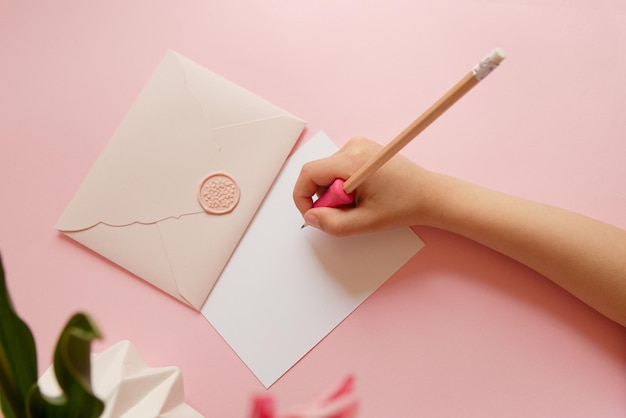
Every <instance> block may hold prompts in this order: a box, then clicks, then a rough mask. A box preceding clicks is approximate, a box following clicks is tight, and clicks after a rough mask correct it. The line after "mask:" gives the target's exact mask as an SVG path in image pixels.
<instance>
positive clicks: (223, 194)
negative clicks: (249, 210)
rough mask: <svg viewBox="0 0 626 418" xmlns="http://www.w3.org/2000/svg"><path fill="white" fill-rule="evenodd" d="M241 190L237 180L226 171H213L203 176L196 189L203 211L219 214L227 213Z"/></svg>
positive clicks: (237, 201)
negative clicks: (198, 188)
mask: <svg viewBox="0 0 626 418" xmlns="http://www.w3.org/2000/svg"><path fill="white" fill-rule="evenodd" d="M240 195H241V192H240V190H239V185H237V182H236V181H235V180H234V179H233V178H232V177H231V176H229V175H228V174H226V173H213V174H209V175H208V176H207V177H205V178H204V180H203V181H202V183H201V184H200V190H198V202H200V206H202V209H204V211H205V212H207V213H210V214H214V215H221V214H224V213H229V212H231V211H232V210H233V209H235V206H237V203H239V196H240Z"/></svg>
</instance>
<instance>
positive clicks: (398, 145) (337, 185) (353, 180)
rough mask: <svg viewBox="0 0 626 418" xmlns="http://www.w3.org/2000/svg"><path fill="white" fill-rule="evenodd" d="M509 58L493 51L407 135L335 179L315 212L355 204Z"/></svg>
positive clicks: (406, 131)
mask: <svg viewBox="0 0 626 418" xmlns="http://www.w3.org/2000/svg"><path fill="white" fill-rule="evenodd" d="M505 57H506V55H505V54H504V51H502V50H501V49H500V48H496V49H494V50H493V51H492V52H491V53H490V54H489V55H488V56H487V57H485V58H484V59H483V60H482V61H480V62H479V63H478V64H477V65H476V66H475V67H474V68H473V69H472V71H470V72H469V73H467V74H466V75H465V77H463V78H462V79H461V80H460V81H459V82H458V83H456V84H455V85H454V86H453V87H452V88H451V89H450V90H448V91H447V92H446V93H445V94H444V95H443V96H441V98H440V99H439V100H437V101H436V102H435V103H434V104H433V105H432V106H431V107H429V108H428V109H427V110H426V111H425V112H424V113H423V114H422V115H421V116H420V117H418V118H417V119H416V120H415V121H414V122H413V123H411V124H410V125H409V126H408V127H407V128H406V129H404V131H402V132H400V134H399V135H398V136H397V137H396V138H395V139H394V140H393V141H391V142H390V143H388V144H387V145H386V146H385V147H384V148H382V149H381V150H380V152H379V153H377V154H376V155H374V156H373V157H372V158H371V159H370V160H369V161H368V162H367V163H365V164H364V165H363V166H362V167H360V168H359V169H358V170H357V171H356V172H355V173H354V174H353V175H351V176H350V178H348V179H347V180H345V181H344V180H342V179H336V180H335V181H334V182H333V184H332V185H331V186H330V187H329V188H328V190H327V191H326V192H325V193H324V194H323V195H322V196H320V197H319V199H318V200H316V201H315V203H313V207H314V208H319V207H330V208H335V207H338V206H343V205H347V204H349V203H352V202H353V201H354V191H355V190H356V189H357V188H358V187H359V186H360V185H361V184H362V183H363V182H364V181H365V180H366V179H367V178H368V177H369V176H370V175H371V174H373V173H374V172H375V171H376V170H378V169H379V168H380V167H382V166H383V164H385V163H386V162H387V161H389V159H390V158H391V157H393V156H394V155H396V154H397V153H398V152H400V150H401V149H402V148H403V147H404V146H405V145H406V144H408V143H409V142H410V141H411V140H413V138H415V137H416V136H417V135H418V134H419V133H420V132H422V131H423V130H424V129H426V127H428V126H429V125H430V124H431V123H433V122H434V121H435V120H436V119H437V118H438V117H439V116H441V115H442V114H443V113H444V112H445V111H446V110H448V109H449V108H450V107H451V106H452V105H453V104H454V103H456V102H457V100H459V99H460V98H461V97H463V96H464V95H465V93H467V92H468V91H470V90H471V89H472V88H473V87H474V86H475V85H476V84H478V83H479V82H480V81H481V80H483V79H484V78H485V77H487V75H489V74H490V73H491V72H492V71H493V70H494V69H495V68H496V67H497V66H498V65H499V64H500V62H502V60H503V59H504V58H505Z"/></svg>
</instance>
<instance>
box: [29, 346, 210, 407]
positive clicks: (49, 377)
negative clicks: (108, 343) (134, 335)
mask: <svg viewBox="0 0 626 418" xmlns="http://www.w3.org/2000/svg"><path fill="white" fill-rule="evenodd" d="M91 384H92V388H93V391H94V394H95V395H96V396H97V397H98V398H100V399H101V400H102V401H103V402H104V403H105V409H104V412H103V413H102V415H101V418H121V417H123V418H148V417H150V418H152V417H155V418H202V417H203V415H201V414H200V413H199V412H198V411H196V410H195V409H193V408H192V407H190V406H189V405H187V404H186V403H185V395H184V388H183V379H182V374H181V372H180V369H179V368H178V367H174V366H170V367H159V368H151V367H148V366H147V365H146V364H145V362H144V361H143V359H142V358H141V355H140V354H139V352H138V351H137V349H136V348H135V347H134V346H133V345H132V344H131V343H130V342H129V341H127V340H124V341H120V342H119V343H117V344H115V345H113V346H112V347H110V348H108V349H107V350H105V351H103V352H102V353H99V354H96V353H92V355H91ZM39 385H40V387H41V390H42V392H43V393H44V394H46V395H48V396H58V395H60V394H61V389H60V388H59V386H58V384H57V382H56V379H55V377H54V369H53V366H50V367H49V368H48V369H47V370H46V371H45V372H44V373H43V375H42V376H41V377H40V378H39Z"/></svg>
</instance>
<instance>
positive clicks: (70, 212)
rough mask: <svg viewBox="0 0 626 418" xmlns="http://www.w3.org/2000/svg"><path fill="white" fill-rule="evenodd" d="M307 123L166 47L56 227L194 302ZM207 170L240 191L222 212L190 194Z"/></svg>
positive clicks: (207, 286)
mask: <svg viewBox="0 0 626 418" xmlns="http://www.w3.org/2000/svg"><path fill="white" fill-rule="evenodd" d="M304 125H305V123H304V122H303V121H302V120H300V119H298V118H297V117H295V116H293V115H291V114H289V113H288V112H286V111H284V110H282V109H280V108H278V107H277V106H275V105H273V104H271V103H269V102H267V101H266V100H264V99H262V98H260V97H258V96H256V95H254V94H252V93H251V92H249V91H247V90H245V89H243V88H241V87H240V86H237V85H235V84H233V83H232V82H230V81H228V80H226V79H224V78H222V77H220V76H218V75H216V74H214V73H213V72H211V71H209V70H207V69H206V68H203V67H202V66H200V65H198V64H196V63H195V62H193V61H191V60H189V59H187V58H185V57H183V56H181V55H179V54H177V53H175V52H172V51H170V52H168V53H167V54H166V56H165V57H164V59H163V61H162V62H161V64H160V65H159V66H158V68H157V69H156V71H155V73H154V74H153V75H152V77H151V78H150V80H149V81H148V83H147V85H146V86H145V87H144V89H143V91H142V92H141V94H140V95H139V97H138V98H137V100H136V101H135V103H134V104H133V106H132V107H131V109H130V110H129V112H128V113H127V114H126V116H125V118H124V120H123V121H122V123H121V124H120V126H119V127H118V129H117V130H116V132H115V133H114V135H113V137H112V138H111V140H110V141H109V143H108V145H107V146H106V147H105V149H104V151H103V152H102V154H101V155H100V157H99V158H98V160H97V161H96V163H95V164H94V166H93V168H92V169H91V171H90V172H89V174H88V175H87V177H86V178H85V180H84V181H83V183H82V184H81V186H80V188H79V189H78V191H77V193H76V194H75V196H74V197H73V199H72V200H71V201H70V203H69V205H68V207H67V208H66V209H65V211H64V213H63V214H62V216H61V219H60V220H59V221H58V223H57V225H56V228H57V229H58V230H59V231H61V232H63V233H65V234H67V235H68V236H69V237H70V238H72V239H74V240H76V241H78V242H79V243H81V244H83V245H85V246H86V247H88V248H90V249H91V250H93V251H95V252H97V253H99V254H101V255H102V256H104V257H106V258H108V259H109V260H111V261H113V262H114V263H116V264H118V265H120V266H122V267H124V268H125V269H127V270H128V271H130V272H132V273H134V274H135V275H137V276H139V277H141V278H143V279H144V280H146V281H148V282H150V283H152V284H153V285H155V286H157V287H158V288H160V289H162V290H163V291H165V292H167V293H169V294H170V295H172V296H174V297H175V298H177V299H180V300H181V301H183V302H185V303H187V304H189V305H191V306H192V307H194V308H196V309H200V308H201V307H202V305H203V303H204V301H205V300H206V298H207V297H208V295H209V293H210V291H211V289H212V288H213V285H214V284H215V282H216V281H217V279H218V277H219V276H220V273H221V271H222V269H223V268H224V266H225V265H226V263H227V261H228V259H229V257H230V255H231V254H232V252H233V251H234V249H235V248H236V246H237V243H238V242H239V240H240V238H241V237H242V235H243V234H244V232H245V230H246V228H247V226H248V224H249V223H250V221H251V219H252V217H253V216H254V214H255V212H256V210H257V208H258V207H259V205H260V204H261V201H262V200H263V198H264V197H265V195H266V193H267V191H268V190H269V188H270V186H271V184H272V182H273V181H274V179H275V177H276V176H277V174H278V172H279V171H280V169H281V167H282V165H283V164H284V162H285V160H286V158H287V156H288V155H289V153H290V151H291V149H292V147H293V146H294V144H295V142H296V141H297V139H298V137H299V136H300V134H301V133H302V130H303V129H304ZM214 172H222V173H226V174H228V175H229V176H231V177H232V178H233V179H234V180H235V182H236V183H237V184H238V186H239V188H240V198H239V202H238V204H237V206H236V207H235V208H234V209H233V210H232V211H231V212H229V213H225V214H218V215H215V214H209V213H207V212H205V211H204V210H203V208H202V206H200V203H199V201H198V199H197V194H198V190H199V187H200V184H201V182H202V181H203V180H204V179H205V177H206V176H207V175H209V174H211V173H214Z"/></svg>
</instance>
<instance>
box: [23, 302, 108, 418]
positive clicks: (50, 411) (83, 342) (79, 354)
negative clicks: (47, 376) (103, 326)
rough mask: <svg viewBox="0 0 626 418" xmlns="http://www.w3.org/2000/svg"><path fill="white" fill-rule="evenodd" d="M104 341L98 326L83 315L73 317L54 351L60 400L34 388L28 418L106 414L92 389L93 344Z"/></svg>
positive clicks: (83, 417)
mask: <svg viewBox="0 0 626 418" xmlns="http://www.w3.org/2000/svg"><path fill="white" fill-rule="evenodd" d="M96 338H101V334H100V331H99V330H98V327H97V326H96V324H95V323H94V322H93V320H92V319H91V318H90V317H89V316H88V315H86V314H84V313H77V314H74V316H72V317H71V318H70V320H69V321H68V323H67V325H66V326H65V328H64V329H63V331H62V332H61V336H60V337H59V341H58V343H57V346H56V350H55V352H54V373H55V375H56V378H57V382H58V384H59V386H60V388H61V390H62V391H63V393H62V394H61V395H60V396H58V397H49V396H46V395H44V394H43V393H41V390H40V388H39V386H38V385H37V386H35V387H33V388H32V390H31V392H30V396H29V398H28V399H27V401H28V405H27V406H28V417H30V418H38V417H47V418H57V417H58V418H92V417H94V418H95V417H99V416H100V415H101V414H102V412H103V411H104V403H103V402H102V401H101V400H100V399H98V398H97V397H96V396H95V395H94V393H93V390H92V387H91V342H92V341H93V340H94V339H96Z"/></svg>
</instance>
